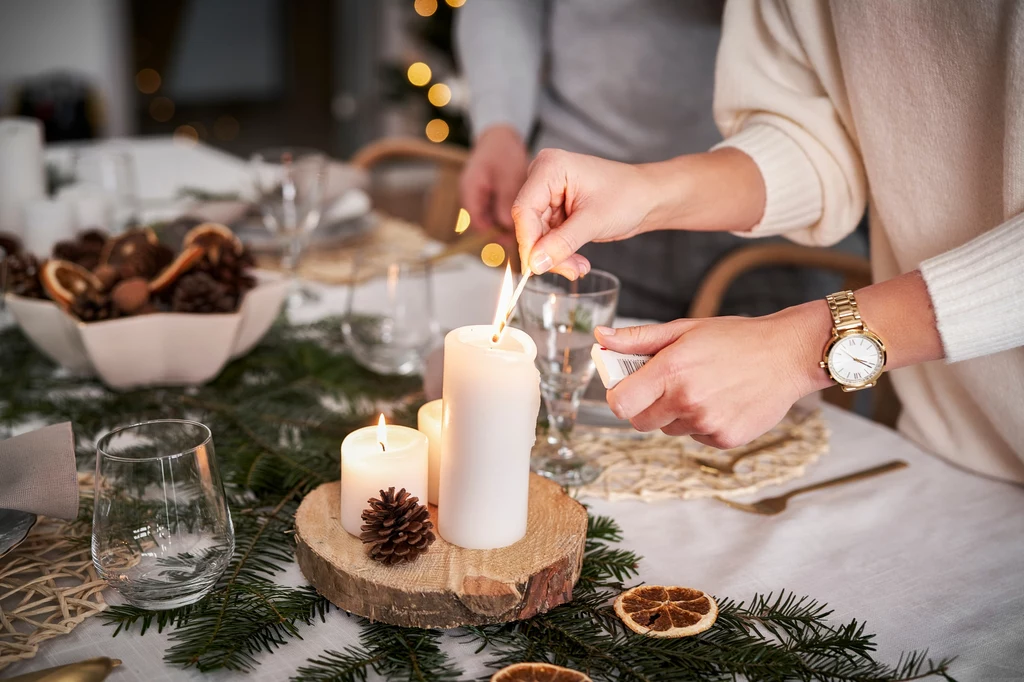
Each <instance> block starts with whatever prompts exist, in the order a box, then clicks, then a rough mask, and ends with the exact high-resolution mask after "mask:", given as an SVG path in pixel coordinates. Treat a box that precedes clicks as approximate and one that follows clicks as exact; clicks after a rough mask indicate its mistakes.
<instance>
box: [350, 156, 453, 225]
mask: <svg viewBox="0 0 1024 682" xmlns="http://www.w3.org/2000/svg"><path fill="white" fill-rule="evenodd" d="M467 158H469V150H468V149H466V148H465V147H460V146H458V145H453V144H436V143H434V142H428V141H427V140H419V139H416V138H407V137H391V138H383V139H381V140H377V141H374V142H371V143H370V144H368V145H366V146H365V147H363V148H362V149H360V150H359V151H358V152H356V153H355V154H354V155H353V156H352V159H351V162H352V165H354V166H357V167H359V168H365V169H366V170H372V169H373V168H375V167H377V166H379V165H380V164H382V163H384V162H393V161H411V162H427V163H429V164H432V165H433V166H435V168H436V172H437V174H436V177H435V179H434V182H433V185H432V186H431V187H430V188H429V189H428V191H427V196H426V200H425V204H424V207H423V211H422V214H421V215H420V216H418V222H419V223H420V225H422V226H423V229H424V231H426V233H427V234H428V235H429V236H430V237H431V238H433V239H437V240H438V241H442V242H450V241H452V240H453V239H454V238H455V236H456V235H455V221H456V219H457V218H458V215H459V208H460V207H461V205H462V204H461V203H460V201H459V174H460V173H461V172H462V167H463V166H464V165H465V163H466V159H467Z"/></svg>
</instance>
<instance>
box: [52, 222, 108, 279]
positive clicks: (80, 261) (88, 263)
mask: <svg viewBox="0 0 1024 682" xmlns="http://www.w3.org/2000/svg"><path fill="white" fill-rule="evenodd" d="M106 242H107V237H106V233H105V232H103V231H101V230H87V231H86V232H82V233H81V234H79V235H78V237H77V238H76V239H74V240H68V241H62V242H57V243H56V244H55V245H54V247H53V257H54V258H56V259H58V260H66V261H71V262H72V263H75V264H76V265H81V266H82V267H83V268H85V269H86V270H94V269H96V266H98V265H99V264H100V254H102V253H103V246H104V244H106Z"/></svg>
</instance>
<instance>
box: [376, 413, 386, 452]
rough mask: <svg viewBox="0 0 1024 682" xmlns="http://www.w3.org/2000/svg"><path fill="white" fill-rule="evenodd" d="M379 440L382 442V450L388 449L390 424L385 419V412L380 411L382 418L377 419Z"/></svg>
mask: <svg viewBox="0 0 1024 682" xmlns="http://www.w3.org/2000/svg"><path fill="white" fill-rule="evenodd" d="M377 442H378V443H379V444H380V449H381V452H387V451H388V425H387V423H386V422H385V421H384V413H383V412H381V413H380V419H378V420H377Z"/></svg>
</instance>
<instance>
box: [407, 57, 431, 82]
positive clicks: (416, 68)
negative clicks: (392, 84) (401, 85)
mask: <svg viewBox="0 0 1024 682" xmlns="http://www.w3.org/2000/svg"><path fill="white" fill-rule="evenodd" d="M406 75H407V76H408V77H409V82H410V83H412V84H413V85H417V86H421V85H426V84H427V83H429V82H430V77H431V73H430V67H429V66H427V65H426V64H424V63H423V62H413V63H412V64H410V65H409V70H408V71H407V72H406Z"/></svg>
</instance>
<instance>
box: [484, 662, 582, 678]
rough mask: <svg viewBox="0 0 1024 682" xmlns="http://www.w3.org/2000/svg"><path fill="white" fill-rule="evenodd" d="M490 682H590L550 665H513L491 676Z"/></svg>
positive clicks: (579, 675) (572, 672) (559, 667)
mask: <svg viewBox="0 0 1024 682" xmlns="http://www.w3.org/2000/svg"><path fill="white" fill-rule="evenodd" d="M491 682H591V680H590V678H589V677H587V676H586V675H584V674H583V673H581V672H578V671H576V670H570V669H569V668H563V667H562V666H560V665H552V664H550V663H515V664H514V665H510V666H508V667H507V668H502V669H501V670H499V671H498V672H496V673H494V674H493V675H492V676H491Z"/></svg>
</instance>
